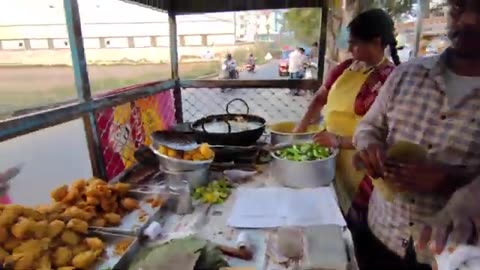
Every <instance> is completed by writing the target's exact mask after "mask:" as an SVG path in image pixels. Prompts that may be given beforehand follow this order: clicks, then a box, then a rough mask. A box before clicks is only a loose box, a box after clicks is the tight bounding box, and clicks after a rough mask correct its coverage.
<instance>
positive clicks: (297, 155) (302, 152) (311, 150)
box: [275, 143, 332, 161]
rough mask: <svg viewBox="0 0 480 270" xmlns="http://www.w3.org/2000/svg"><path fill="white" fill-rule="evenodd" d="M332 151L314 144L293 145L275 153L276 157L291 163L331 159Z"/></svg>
mask: <svg viewBox="0 0 480 270" xmlns="http://www.w3.org/2000/svg"><path fill="white" fill-rule="evenodd" d="M331 154H332V150H331V149H330V148H327V147H323V146H320V145H318V144H314V143H304V144H297V145H292V146H289V147H287V148H284V149H281V150H277V151H275V155H276V156H277V157H279V158H282V159H287V160H291V161H312V160H319V159H324V158H327V157H329V156H330V155H331Z"/></svg>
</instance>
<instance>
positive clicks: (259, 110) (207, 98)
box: [182, 60, 311, 122]
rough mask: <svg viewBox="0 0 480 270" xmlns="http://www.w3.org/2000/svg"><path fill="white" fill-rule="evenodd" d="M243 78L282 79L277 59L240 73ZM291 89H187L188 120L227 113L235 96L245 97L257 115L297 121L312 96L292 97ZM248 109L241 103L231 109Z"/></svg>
mask: <svg viewBox="0 0 480 270" xmlns="http://www.w3.org/2000/svg"><path fill="white" fill-rule="evenodd" d="M240 79H243V80H250V79H251V80H272V79H273V80H280V79H286V77H280V76H278V61H276V60H274V61H271V62H269V63H267V64H265V65H261V66H258V67H257V69H256V72H255V73H248V72H241V73H240ZM288 93H289V90H288V89H273V88H272V89H251V88H240V89H232V90H229V91H227V92H225V93H221V91H220V89H206V88H204V89H185V90H184V91H183V92H182V101H183V115H184V120H185V121H193V120H196V119H198V118H200V117H203V116H206V115H209V114H220V113H224V112H225V106H226V104H227V103H228V102H229V101H230V100H232V99H234V98H242V99H244V100H245V101H246V102H247V103H248V105H249V106H250V113H252V114H258V115H261V116H262V117H264V118H265V119H267V121H269V122H275V121H282V120H296V119H299V118H300V117H301V115H302V114H303V112H304V111H305V109H306V106H307V105H308V102H309V100H310V99H311V96H302V97H293V96H291V95H289V94H288ZM233 109H236V110H235V111H237V112H245V107H244V105H242V104H241V103H234V104H232V111H234V110H233Z"/></svg>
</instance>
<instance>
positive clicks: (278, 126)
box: [269, 121, 323, 145]
mask: <svg viewBox="0 0 480 270" xmlns="http://www.w3.org/2000/svg"><path fill="white" fill-rule="evenodd" d="M296 126H297V122H294V121H284V122H279V123H275V124H273V125H270V126H269V128H270V140H271V141H270V143H271V144H272V145H277V144H281V143H293V142H302V141H310V140H312V136H313V135H314V134H315V133H318V132H320V131H321V130H322V129H323V128H322V127H321V125H310V126H308V128H307V132H304V133H293V129H294V128H295V127H296Z"/></svg>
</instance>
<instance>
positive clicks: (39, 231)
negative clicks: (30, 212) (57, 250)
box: [33, 220, 48, 239]
mask: <svg viewBox="0 0 480 270" xmlns="http://www.w3.org/2000/svg"><path fill="white" fill-rule="evenodd" d="M33 230H34V231H33V234H34V235H35V238H36V239H42V238H44V237H47V236H48V221H46V220H41V221H37V222H36V223H35V224H34V225H33Z"/></svg>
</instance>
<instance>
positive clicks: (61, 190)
mask: <svg viewBox="0 0 480 270" xmlns="http://www.w3.org/2000/svg"><path fill="white" fill-rule="evenodd" d="M67 194H68V186H67V185H63V186H60V187H57V188H56V189H54V190H52V192H51V193H50V197H52V199H54V200H55V201H56V202H61V201H63V199H64V198H65V197H66V196H67Z"/></svg>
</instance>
